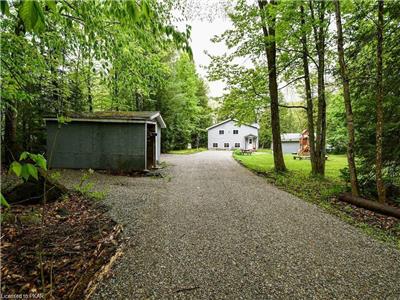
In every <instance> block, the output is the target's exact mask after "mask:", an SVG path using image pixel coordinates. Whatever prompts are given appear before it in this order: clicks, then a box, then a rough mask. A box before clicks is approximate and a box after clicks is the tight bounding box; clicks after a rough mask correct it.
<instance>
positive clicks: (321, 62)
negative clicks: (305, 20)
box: [309, 0, 328, 176]
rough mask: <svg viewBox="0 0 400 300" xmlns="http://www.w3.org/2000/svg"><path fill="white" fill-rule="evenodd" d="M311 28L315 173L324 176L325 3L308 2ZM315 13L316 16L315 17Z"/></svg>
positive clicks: (312, 0) (326, 27)
mask: <svg viewBox="0 0 400 300" xmlns="http://www.w3.org/2000/svg"><path fill="white" fill-rule="evenodd" d="M309 6H310V13H311V19H312V27H313V31H314V40H315V48H316V50H317V57H318V64H317V74H318V113H317V124H316V125H317V126H316V129H317V130H316V131H317V132H316V133H317V134H316V144H315V152H316V156H315V158H316V162H315V165H316V173H317V174H319V175H322V176H323V175H324V174H325V147H326V95H325V43H326V35H327V30H328V26H327V25H326V22H325V21H326V20H325V13H326V2H325V1H318V2H316V1H314V0H310V1H309ZM315 11H316V13H317V16H315Z"/></svg>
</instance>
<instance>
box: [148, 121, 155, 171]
mask: <svg viewBox="0 0 400 300" xmlns="http://www.w3.org/2000/svg"><path fill="white" fill-rule="evenodd" d="M156 137H157V133H156V126H155V125H154V124H147V153H146V157H147V169H153V168H155V167H156Z"/></svg>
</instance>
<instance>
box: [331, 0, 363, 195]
mask: <svg viewBox="0 0 400 300" xmlns="http://www.w3.org/2000/svg"><path fill="white" fill-rule="evenodd" d="M334 3H335V13H336V27H337V46H338V56H339V65H340V75H341V76H342V81H343V99H344V106H345V108H346V123H347V135H348V142H347V163H348V165H349V172H350V183H351V193H352V195H353V196H359V194H360V191H359V188H358V180H357V169H356V163H355V154H354V153H355V150H354V148H355V141H354V121H353V110H352V107H351V99H350V85H349V77H348V74H347V67H346V63H345V61H344V48H343V31H342V17H341V14H340V3H339V0H334Z"/></svg>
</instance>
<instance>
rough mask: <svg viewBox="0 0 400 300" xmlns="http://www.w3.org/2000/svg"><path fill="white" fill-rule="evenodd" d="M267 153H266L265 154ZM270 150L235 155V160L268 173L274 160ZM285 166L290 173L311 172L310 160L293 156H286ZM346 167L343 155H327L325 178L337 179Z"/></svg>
mask: <svg viewBox="0 0 400 300" xmlns="http://www.w3.org/2000/svg"><path fill="white" fill-rule="evenodd" d="M266 151H268V152H266ZM270 151H271V150H264V149H262V151H259V152H266V153H265V154H264V153H262V154H256V155H254V154H253V155H237V154H235V158H236V159H237V160H239V161H240V162H242V163H243V164H244V165H245V166H246V167H248V168H250V169H252V170H255V171H257V172H269V171H272V169H273V167H274V158H273V156H272V154H270V153H271V152H270ZM284 157H285V164H286V167H287V168H288V170H290V171H300V172H302V173H304V174H309V173H310V172H311V164H310V160H308V159H303V160H298V159H296V160H294V159H293V155H291V154H286V155H285V156H284ZM346 166H347V159H346V156H345V155H329V157H328V160H327V161H326V176H327V177H329V178H334V179H338V178H339V175H340V169H343V168H345V167H346Z"/></svg>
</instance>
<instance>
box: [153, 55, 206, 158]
mask: <svg viewBox="0 0 400 300" xmlns="http://www.w3.org/2000/svg"><path fill="white" fill-rule="evenodd" d="M157 98H158V104H159V106H158V108H159V110H160V111H161V113H162V114H163V118H164V120H165V122H166V124H167V128H166V129H165V130H164V131H163V133H162V135H163V141H162V150H163V151H170V150H173V149H186V148H187V145H188V144H189V143H191V144H192V147H193V148H198V147H204V146H206V145H207V132H206V130H205V129H206V128H207V127H208V126H210V125H211V109H210V108H209V107H208V98H207V88H206V85H205V83H204V81H203V80H202V79H201V78H200V77H199V75H198V74H197V73H196V69H195V66H194V63H193V61H192V60H191V59H190V57H189V55H187V54H182V55H180V56H179V57H177V59H176V61H175V62H174V64H173V65H172V66H171V75H170V77H169V79H168V81H167V84H166V85H165V86H164V87H163V88H162V89H160V90H159V92H158V95H157Z"/></svg>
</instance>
